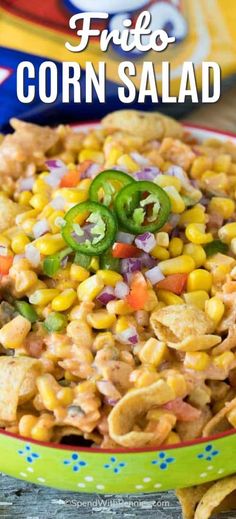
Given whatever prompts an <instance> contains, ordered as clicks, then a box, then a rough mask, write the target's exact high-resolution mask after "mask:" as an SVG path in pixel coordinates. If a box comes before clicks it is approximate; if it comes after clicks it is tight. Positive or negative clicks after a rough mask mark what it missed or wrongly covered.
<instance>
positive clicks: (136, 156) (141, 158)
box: [130, 151, 150, 167]
mask: <svg viewBox="0 0 236 519" xmlns="http://www.w3.org/2000/svg"><path fill="white" fill-rule="evenodd" d="M130 155H131V157H132V159H133V160H135V162H137V164H139V165H140V166H144V167H145V166H148V165H149V164H150V163H149V160H148V159H147V158H146V157H144V156H143V155H140V153H137V152H136V151H133V152H132V153H130Z"/></svg>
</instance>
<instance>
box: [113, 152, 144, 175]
mask: <svg viewBox="0 0 236 519" xmlns="http://www.w3.org/2000/svg"><path fill="white" fill-rule="evenodd" d="M117 164H118V166H121V167H125V168H127V169H128V171H130V172H131V173H135V172H136V171H138V170H139V169H140V166H139V164H137V162H135V161H134V160H133V159H132V157H130V155H127V154H125V155H121V157H119V159H118V160H117Z"/></svg>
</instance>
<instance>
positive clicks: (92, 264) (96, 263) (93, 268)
mask: <svg viewBox="0 0 236 519" xmlns="http://www.w3.org/2000/svg"><path fill="white" fill-rule="evenodd" d="M98 269H99V259H98V258H97V256H94V257H93V258H92V259H91V261H90V264H89V270H91V271H92V272H97V271H98Z"/></svg>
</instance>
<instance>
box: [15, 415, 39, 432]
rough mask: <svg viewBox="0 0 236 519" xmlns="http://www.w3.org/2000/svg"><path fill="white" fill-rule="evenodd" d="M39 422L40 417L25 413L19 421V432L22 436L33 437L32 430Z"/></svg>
mask: <svg viewBox="0 0 236 519" xmlns="http://www.w3.org/2000/svg"><path fill="white" fill-rule="evenodd" d="M37 422H38V417H37V416H33V415H30V414H25V415H24V416H22V417H21V419H20V421H19V433H20V435H21V436H25V437H26V438H31V430H32V428H33V427H34V425H36V423H37Z"/></svg>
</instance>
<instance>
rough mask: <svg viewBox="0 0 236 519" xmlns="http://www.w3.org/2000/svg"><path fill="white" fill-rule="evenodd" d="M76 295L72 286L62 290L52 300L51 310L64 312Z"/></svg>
mask: <svg viewBox="0 0 236 519" xmlns="http://www.w3.org/2000/svg"><path fill="white" fill-rule="evenodd" d="M76 297H77V294H76V291H75V290H73V288H67V289H66V290H63V292H61V293H60V294H59V295H57V296H56V297H54V299H53V300H52V310H54V311H55V312H64V311H65V310H68V308H70V306H72V305H73V303H74V302H75V300H76Z"/></svg>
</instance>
